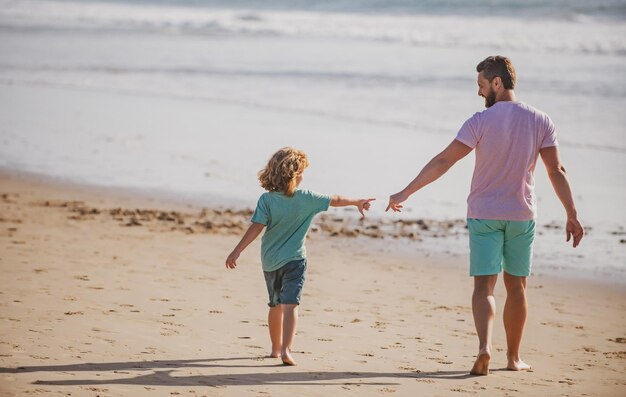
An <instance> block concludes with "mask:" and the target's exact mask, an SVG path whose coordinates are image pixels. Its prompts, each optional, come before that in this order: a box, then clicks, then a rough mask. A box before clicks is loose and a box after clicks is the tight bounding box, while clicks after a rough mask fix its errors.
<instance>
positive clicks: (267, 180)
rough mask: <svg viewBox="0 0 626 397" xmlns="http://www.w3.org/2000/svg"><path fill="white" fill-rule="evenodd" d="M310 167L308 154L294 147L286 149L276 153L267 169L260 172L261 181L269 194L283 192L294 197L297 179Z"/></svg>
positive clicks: (268, 163)
mask: <svg viewBox="0 0 626 397" xmlns="http://www.w3.org/2000/svg"><path fill="white" fill-rule="evenodd" d="M308 166H309V159H308V158H307V157H306V153H304V152H303V151H301V150H298V149H294V148H292V147H284V148H282V149H280V150H279V151H277V152H276V153H274V154H273V155H272V157H271V158H270V160H269V161H268V162H267V165H266V166H265V168H263V169H262V170H261V171H259V181H260V182H261V186H262V187H263V189H265V190H267V191H269V192H282V193H284V194H285V195H286V196H293V194H294V192H295V190H296V178H297V177H298V176H299V175H300V174H302V173H303V172H304V169H305V168H306V167H308Z"/></svg>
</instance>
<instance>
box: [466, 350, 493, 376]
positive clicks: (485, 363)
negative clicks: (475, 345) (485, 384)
mask: <svg viewBox="0 0 626 397" xmlns="http://www.w3.org/2000/svg"><path fill="white" fill-rule="evenodd" d="M489 360H491V354H489V352H482V353H478V357H476V362H474V366H473V367H472V370H471V371H470V374H471V375H480V376H485V375H489Z"/></svg>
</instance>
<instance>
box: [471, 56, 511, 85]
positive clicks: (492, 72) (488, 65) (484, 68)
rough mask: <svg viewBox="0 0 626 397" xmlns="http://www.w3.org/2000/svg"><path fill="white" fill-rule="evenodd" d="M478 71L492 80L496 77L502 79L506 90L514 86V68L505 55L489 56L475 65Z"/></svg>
mask: <svg viewBox="0 0 626 397" xmlns="http://www.w3.org/2000/svg"><path fill="white" fill-rule="evenodd" d="M476 71H477V72H478V73H480V72H483V76H484V77H485V78H486V79H487V80H489V81H492V80H493V79H494V78H496V77H500V78H501V79H502V84H503V85H504V88H505V89H507V90H512V89H513V88H515V68H514V67H513V63H512V62H511V60H510V59H509V58H507V57H503V56H500V55H496V56H490V57H487V58H485V60H484V61H482V62H481V63H479V64H478V66H476Z"/></svg>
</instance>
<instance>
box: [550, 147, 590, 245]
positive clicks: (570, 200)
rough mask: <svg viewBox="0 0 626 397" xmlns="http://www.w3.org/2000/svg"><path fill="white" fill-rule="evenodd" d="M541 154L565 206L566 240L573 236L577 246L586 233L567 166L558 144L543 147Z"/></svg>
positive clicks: (553, 185)
mask: <svg viewBox="0 0 626 397" xmlns="http://www.w3.org/2000/svg"><path fill="white" fill-rule="evenodd" d="M539 154H540V155H541V159H542V160H543V163H544V164H545V166H546V171H548V176H549V177H550V182H552V187H554V191H555V192H556V195H557V196H558V197H559V200H561V203H562V204H563V207H564V208H565V213H566V215H567V222H566V224H565V235H566V237H567V240H566V241H570V239H571V238H572V237H573V238H574V241H573V242H572V245H573V246H574V248H576V247H577V246H578V244H580V241H581V240H582V239H583V236H584V235H585V228H584V227H583V225H581V224H580V222H579V221H578V214H577V213H576V206H575V205H574V196H573V194H572V189H571V187H570V185H569V181H568V179H567V173H566V172H565V167H564V166H563V163H561V159H560V157H559V149H558V147H556V146H552V147H546V148H543V149H541V150H540V151H539Z"/></svg>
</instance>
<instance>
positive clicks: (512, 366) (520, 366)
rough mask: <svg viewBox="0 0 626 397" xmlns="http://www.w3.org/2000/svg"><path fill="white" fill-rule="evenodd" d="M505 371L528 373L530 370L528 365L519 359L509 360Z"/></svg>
mask: <svg viewBox="0 0 626 397" xmlns="http://www.w3.org/2000/svg"><path fill="white" fill-rule="evenodd" d="M506 369H508V370H509V371H528V370H529V369H530V365H528V364H526V363H525V362H523V361H522V360H521V359H520V358H518V359H509V363H508V364H507V366H506Z"/></svg>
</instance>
